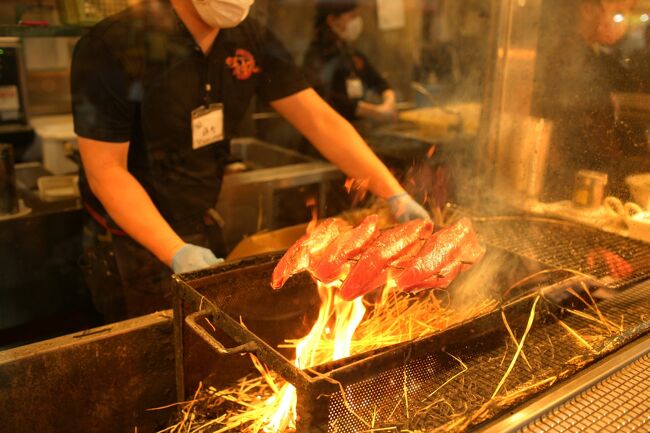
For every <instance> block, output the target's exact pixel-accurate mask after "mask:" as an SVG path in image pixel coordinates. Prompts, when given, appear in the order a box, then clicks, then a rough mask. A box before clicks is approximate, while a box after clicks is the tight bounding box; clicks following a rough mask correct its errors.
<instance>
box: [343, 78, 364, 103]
mask: <svg viewBox="0 0 650 433" xmlns="http://www.w3.org/2000/svg"><path fill="white" fill-rule="evenodd" d="M345 90H346V92H347V94H348V98H350V99H361V98H362V97H363V82H361V79H359V78H356V77H355V78H348V79H347V80H345Z"/></svg>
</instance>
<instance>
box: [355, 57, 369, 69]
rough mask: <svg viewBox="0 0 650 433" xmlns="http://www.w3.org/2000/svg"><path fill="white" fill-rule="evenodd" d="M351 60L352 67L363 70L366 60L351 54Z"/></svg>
mask: <svg viewBox="0 0 650 433" xmlns="http://www.w3.org/2000/svg"><path fill="white" fill-rule="evenodd" d="M352 61H353V62H354V68H355V69H356V70H357V71H363V70H364V68H365V67H366V62H364V61H363V57H360V56H352Z"/></svg>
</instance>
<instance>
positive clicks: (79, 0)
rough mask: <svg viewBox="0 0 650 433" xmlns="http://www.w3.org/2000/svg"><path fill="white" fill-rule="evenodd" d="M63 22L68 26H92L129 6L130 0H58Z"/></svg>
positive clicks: (57, 3)
mask: <svg viewBox="0 0 650 433" xmlns="http://www.w3.org/2000/svg"><path fill="white" fill-rule="evenodd" d="M56 5H57V8H58V10H59V15H60V16H61V21H63V23H64V24H68V25H92V24H95V23H97V22H98V21H101V20H102V19H104V18H106V17H107V16H110V15H113V14H116V13H118V12H120V11H121V10H122V9H124V8H126V7H127V6H128V5H129V1H128V0H56Z"/></svg>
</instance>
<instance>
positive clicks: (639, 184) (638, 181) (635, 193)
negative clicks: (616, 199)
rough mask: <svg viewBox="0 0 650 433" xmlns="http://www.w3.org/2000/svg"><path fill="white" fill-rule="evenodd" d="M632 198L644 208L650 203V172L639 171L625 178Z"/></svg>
mask: <svg viewBox="0 0 650 433" xmlns="http://www.w3.org/2000/svg"><path fill="white" fill-rule="evenodd" d="M625 183H626V184H627V186H628V188H629V189H630V194H631V195H632V199H633V200H634V201H635V202H636V203H639V205H641V207H642V208H644V209H649V207H648V206H649V205H650V202H649V200H650V173H637V174H633V175H630V176H627V177H626V178H625Z"/></svg>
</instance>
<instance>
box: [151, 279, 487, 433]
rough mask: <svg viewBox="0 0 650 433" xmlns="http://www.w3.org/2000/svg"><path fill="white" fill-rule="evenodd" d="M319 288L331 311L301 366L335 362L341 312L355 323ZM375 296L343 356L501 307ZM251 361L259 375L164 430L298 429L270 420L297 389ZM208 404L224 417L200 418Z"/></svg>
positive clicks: (200, 402) (193, 404)
mask: <svg viewBox="0 0 650 433" xmlns="http://www.w3.org/2000/svg"><path fill="white" fill-rule="evenodd" d="M319 290H320V293H321V300H322V301H323V302H324V303H325V304H331V308H324V309H322V310H321V315H323V314H324V315H325V316H321V317H320V318H319V320H320V328H321V329H322V332H321V333H320V334H319V335H315V336H312V337H314V339H313V341H312V347H311V353H310V355H309V358H310V359H309V362H308V363H307V364H308V365H300V367H301V368H308V367H312V366H314V365H317V364H318V363H323V362H327V361H329V360H331V359H332V354H333V353H334V352H336V351H337V350H339V351H340V350H341V349H340V347H337V338H336V336H335V334H336V333H334V332H332V329H330V326H335V325H336V320H335V319H336V315H337V314H338V315H342V316H347V317H348V319H350V314H351V313H342V311H341V305H340V304H336V301H335V300H333V299H332V298H330V297H329V295H327V293H330V294H331V289H329V291H328V290H326V286H321V287H320V288H319ZM376 296H377V297H378V298H379V300H378V301H377V302H376V303H374V304H373V303H369V302H365V307H367V312H366V313H365V318H364V320H363V321H361V323H360V324H359V325H358V326H357V327H356V330H355V331H354V334H353V336H352V340H351V342H350V345H349V348H348V349H347V350H344V351H343V352H342V353H339V356H340V357H344V356H349V355H354V354H358V353H363V352H366V351H370V350H373V349H378V348H381V347H385V346H388V345H392V344H398V343H401V342H405V341H411V340H414V339H418V338H422V337H425V336H428V335H430V334H432V333H435V332H438V331H440V330H443V329H446V328H447V327H449V326H451V325H452V324H454V323H459V322H462V321H465V320H469V319H471V318H472V317H476V316H478V315H481V314H483V313H486V312H488V311H491V310H493V309H494V308H496V305H497V301H495V300H489V299H484V300H482V301H480V302H477V304H476V305H474V306H472V307H470V308H464V309H463V310H462V311H460V310H458V311H457V310H454V309H453V308H451V307H450V305H449V303H450V302H449V298H448V294H447V292H446V291H443V290H437V291H428V292H423V293H420V294H418V295H416V296H408V295H406V294H403V293H398V292H397V291H396V290H394V287H392V285H390V284H389V285H388V286H387V287H386V288H385V289H384V290H383V291H382V292H381V293H379V294H376ZM359 303H360V301H359ZM347 304H352V303H347ZM354 320H357V321H359V320H360V318H359V317H357V318H356V319H354ZM350 321H352V320H350ZM316 337H318V338H316ZM305 340H306V339H305V338H303V339H300V340H288V341H286V342H285V344H283V345H282V346H281V347H288V348H295V349H299V347H300V345H301V344H304V343H305ZM342 355H344V356H342ZM252 359H253V363H254V365H255V366H256V368H257V370H258V371H259V372H260V376H257V377H247V378H244V379H242V380H240V381H239V382H238V383H237V384H235V385H234V386H232V387H230V388H228V389H225V390H223V391H220V392H212V393H211V394H207V395H205V396H203V397H198V396H195V398H194V399H193V400H192V401H190V402H187V404H186V406H185V408H184V409H183V415H182V418H181V421H179V422H178V423H177V424H175V425H174V426H172V427H169V428H168V429H166V430H163V431H164V432H166V433H167V432H168V433H195V432H196V433H198V432H202V431H205V429H206V428H207V427H211V428H213V429H214V430H210V431H211V432H215V433H217V432H218V433H222V432H228V431H247V432H250V433H259V432H284V431H293V429H294V427H295V426H294V425H293V423H292V422H289V423H279V424H274V425H273V424H271V422H270V420H271V419H272V417H273V414H274V413H277V412H278V411H279V410H281V407H282V406H283V405H286V404H287V401H286V400H287V399H288V398H289V397H287V392H290V391H287V389H290V388H293V387H292V386H290V385H289V384H287V383H285V381H284V380H283V379H281V378H279V377H278V376H277V375H276V374H275V373H273V372H270V371H269V370H268V369H267V368H266V367H265V366H264V365H263V364H262V363H261V362H259V360H257V358H255V357H252ZM459 362H460V363H461V365H464V364H463V363H462V361H460V360H459ZM465 369H466V366H465ZM341 391H342V395H343V397H344V400H345V404H346V407H348V409H349V410H351V409H352V408H351V405H350V404H349V402H347V399H346V396H345V391H344V389H343V387H342V386H341ZM197 395H198V392H197ZM294 395H295V394H294ZM208 401H210V402H212V404H213V405H215V406H217V407H218V408H220V409H221V410H222V413H221V414H220V415H219V416H217V417H214V418H213V419H199V417H198V415H196V414H195V412H196V409H197V408H204V406H205V403H206V402H208ZM212 411H213V412H214V409H213V410H212ZM351 413H353V414H354V415H355V416H356V417H357V418H358V419H359V420H360V421H361V422H362V423H363V424H364V425H366V426H367V427H368V431H383V430H376V429H374V430H373V426H374V422H373V420H372V419H368V420H365V419H363V418H362V417H361V416H360V415H358V414H355V413H354V411H352V410H351ZM188 420H191V422H188ZM161 433H162V432H161Z"/></svg>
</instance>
